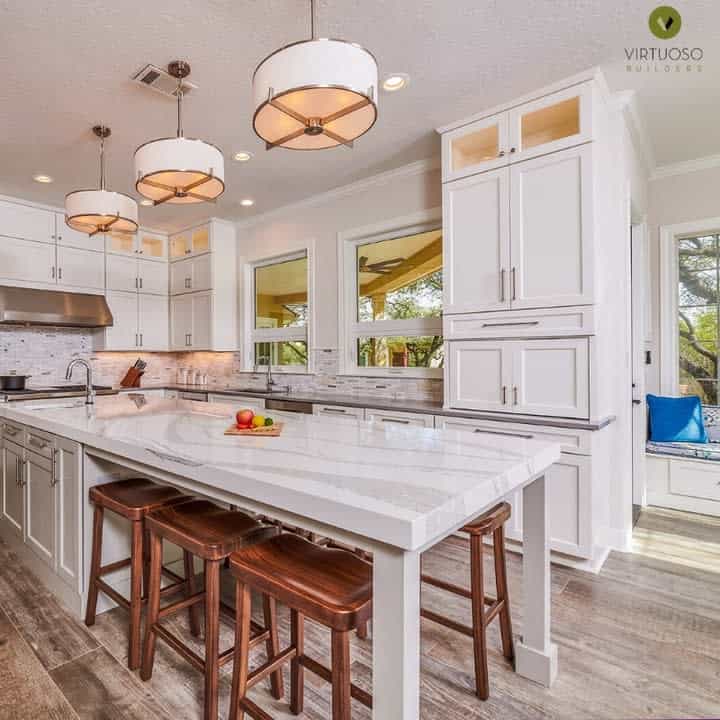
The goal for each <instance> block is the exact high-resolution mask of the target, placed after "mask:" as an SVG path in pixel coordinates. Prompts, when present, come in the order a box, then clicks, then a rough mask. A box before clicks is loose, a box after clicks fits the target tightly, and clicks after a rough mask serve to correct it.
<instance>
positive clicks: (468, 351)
mask: <svg viewBox="0 0 720 720" xmlns="http://www.w3.org/2000/svg"><path fill="white" fill-rule="evenodd" d="M446 347H447V354H448V359H447V361H448V374H447V377H448V383H449V385H450V387H449V389H448V394H447V397H448V402H449V405H450V407H451V408H458V409H460V410H500V411H505V412H510V411H511V405H510V385H511V383H512V358H511V356H510V352H509V350H508V343H507V342H504V341H498V342H496V341H493V340H470V341H464V340H463V341H453V342H449V343H447V344H446Z"/></svg>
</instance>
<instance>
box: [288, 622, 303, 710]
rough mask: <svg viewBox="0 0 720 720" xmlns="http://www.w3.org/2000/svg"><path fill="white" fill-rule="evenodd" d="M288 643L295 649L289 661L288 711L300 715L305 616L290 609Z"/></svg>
mask: <svg viewBox="0 0 720 720" xmlns="http://www.w3.org/2000/svg"><path fill="white" fill-rule="evenodd" d="M290 645H291V646H292V647H294V648H295V650H296V653H295V657H293V659H292V660H291V661H290V712H292V713H293V714H294V715H300V713H301V712H302V711H303V704H304V698H305V670H304V668H303V666H302V664H301V663H300V658H301V657H302V655H303V654H304V653H305V618H304V617H303V616H302V615H301V614H300V613H299V612H298V611H297V610H290Z"/></svg>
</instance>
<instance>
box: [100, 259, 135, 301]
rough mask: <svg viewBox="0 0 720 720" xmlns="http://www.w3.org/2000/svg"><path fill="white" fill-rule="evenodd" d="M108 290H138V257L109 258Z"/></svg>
mask: <svg viewBox="0 0 720 720" xmlns="http://www.w3.org/2000/svg"><path fill="white" fill-rule="evenodd" d="M107 289H108V290H120V291H123V292H136V291H137V289H138V261H137V258H136V257H134V256H133V257H124V256H122V255H108V256H107Z"/></svg>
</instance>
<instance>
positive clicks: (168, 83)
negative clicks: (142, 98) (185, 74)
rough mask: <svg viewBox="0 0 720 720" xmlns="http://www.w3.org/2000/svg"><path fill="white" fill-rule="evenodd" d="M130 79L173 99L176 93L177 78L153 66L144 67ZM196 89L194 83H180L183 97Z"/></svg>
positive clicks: (186, 81) (187, 81) (185, 81)
mask: <svg viewBox="0 0 720 720" xmlns="http://www.w3.org/2000/svg"><path fill="white" fill-rule="evenodd" d="M132 79H133V80H134V81H135V82H136V83H138V85H143V86H144V87H149V88H151V89H152V90H156V91H157V92H159V93H162V94H163V95H167V96H168V97H175V93H176V92H177V78H174V77H173V76H172V75H170V74H169V73H168V72H167V70H163V69H162V68H159V67H155V65H145V67H143V68H142V70H140V71H138V72H136V73H135V74H134V75H133V76H132ZM197 87H198V86H197V85H196V84H195V83H191V82H190V81H189V80H183V81H182V89H183V93H184V94H185V95H188V94H189V93H191V92H192V91H193V90H197Z"/></svg>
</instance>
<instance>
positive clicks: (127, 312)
mask: <svg viewBox="0 0 720 720" xmlns="http://www.w3.org/2000/svg"><path fill="white" fill-rule="evenodd" d="M108 259H109V257H108ZM105 298H106V299H107V303H108V305H109V307H110V312H111V313H112V316H113V325H112V327H108V328H105V349H106V350H134V349H135V348H136V347H137V346H138V342H139V338H138V296H137V295H136V294H135V293H125V292H108V293H106V294H105Z"/></svg>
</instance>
